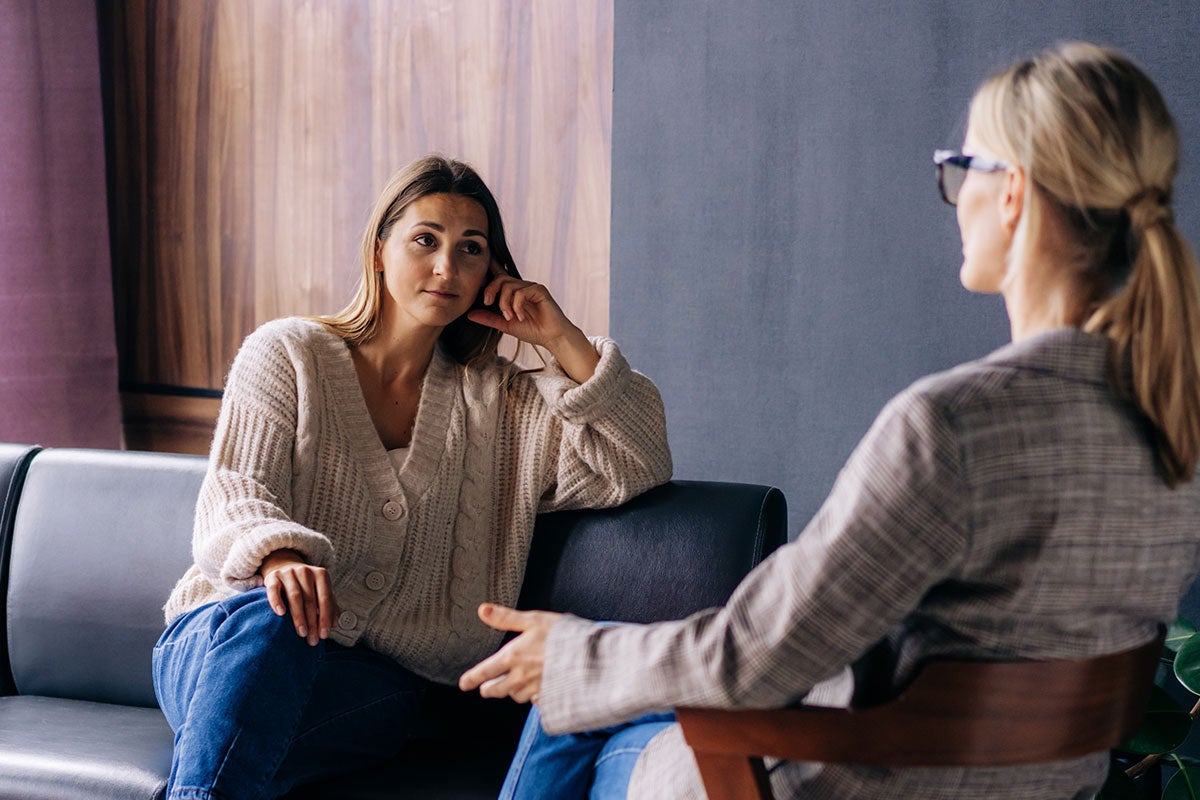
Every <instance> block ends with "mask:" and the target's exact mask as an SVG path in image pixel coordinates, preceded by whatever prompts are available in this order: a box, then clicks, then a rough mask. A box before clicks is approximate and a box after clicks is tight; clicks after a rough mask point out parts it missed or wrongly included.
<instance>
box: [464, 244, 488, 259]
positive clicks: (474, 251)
mask: <svg viewBox="0 0 1200 800" xmlns="http://www.w3.org/2000/svg"><path fill="white" fill-rule="evenodd" d="M463 252H465V253H466V254H467V255H470V256H478V255H483V246H482V245H481V244H479V242H467V243H466V244H464V245H463Z"/></svg>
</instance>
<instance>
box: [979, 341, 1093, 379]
mask: <svg viewBox="0 0 1200 800" xmlns="http://www.w3.org/2000/svg"><path fill="white" fill-rule="evenodd" d="M1108 352H1109V341H1108V338H1107V337H1106V336H1103V335H1100V334H1096V333H1086V332H1084V331H1082V330H1080V329H1079V328H1055V329H1054V330H1050V331H1045V332H1044V333H1039V334H1037V335H1035V336H1030V337H1029V338H1027V339H1022V340H1021V341H1019V342H1013V343H1011V344H1008V345H1005V346H1004V347H1001V348H1000V349H999V350H996V351H995V352H993V353H992V354H991V355H989V356H987V357H986V358H985V359H984V361H985V362H986V363H989V364H1002V365H1004V366H1009V367H1016V368H1018V369H1025V370H1032V371H1035V372H1045V373H1048V374H1051V375H1056V376H1058V377H1060V378H1065V379H1066V380H1070V381H1076V382H1079V383H1092V384H1106V383H1108V375H1109V361H1108Z"/></svg>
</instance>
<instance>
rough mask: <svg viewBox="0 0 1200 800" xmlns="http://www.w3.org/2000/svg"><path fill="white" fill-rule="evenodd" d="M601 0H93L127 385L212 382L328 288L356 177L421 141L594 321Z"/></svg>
mask: <svg viewBox="0 0 1200 800" xmlns="http://www.w3.org/2000/svg"><path fill="white" fill-rule="evenodd" d="M612 4H613V0H579V2H574V1H573V2H560V1H559V0H412V1H411V2H399V1H398V0H304V1H303V2H299V1H297V0H254V2H246V1H245V0H126V1H125V2H113V3H103V4H101V18H102V40H103V42H104V45H105V48H104V49H105V51H106V54H105V62H106V63H105V65H104V66H105V73H106V75H105V77H106V87H107V91H106V96H107V118H108V133H109V151H110V152H109V156H110V159H109V163H110V195H111V201H112V203H111V206H112V216H113V233H114V236H113V252H114V284H115V292H116V302H117V317H118V342H119V347H120V354H121V377H122V382H123V384H124V385H125V386H126V388H127V389H128V390H129V391H139V392H141V391H145V390H147V387H149V391H151V392H153V391H154V389H153V387H154V386H156V385H168V386H171V387H187V388H197V389H217V388H220V387H221V385H222V382H223V379H224V375H225V372H226V371H227V369H228V365H229V363H230V361H231V360H232V358H233V356H234V354H235V353H236V351H237V347H238V345H239V344H240V342H241V340H242V338H243V337H244V336H245V335H246V334H247V333H249V332H250V331H251V330H252V329H253V328H254V327H256V326H257V325H259V324H261V323H262V322H265V321H267V320H269V319H272V318H275V317H278V316H283V315H289V314H311V313H325V312H330V311H334V310H336V309H337V308H340V307H341V306H342V305H343V304H344V303H345V302H346V301H347V300H348V299H349V297H350V295H351V294H352V293H353V290H354V287H355V285H356V283H357V281H358V275H359V265H358V262H357V253H356V250H357V242H358V239H359V236H360V233H361V227H362V225H363V223H364V221H365V216H366V213H367V210H368V209H369V207H370V205H371V204H372V202H373V201H374V199H375V194H376V192H377V191H378V190H379V188H380V187H382V186H383V184H384V183H385V182H386V180H387V178H388V177H389V176H390V175H391V173H392V172H393V171H394V170H396V169H397V168H399V167H400V166H402V165H403V164H405V163H406V162H408V161H410V160H411V159H413V158H416V157H419V156H421V155H423V154H425V153H427V152H433V151H437V152H442V153H444V154H446V155H449V156H452V157H456V158H461V159H464V160H466V161H468V162H470V163H472V164H473V165H475V166H476V168H478V169H479V171H480V172H481V174H482V175H483V176H484V178H485V180H487V181H488V183H489V185H490V186H491V188H492V190H493V192H495V194H496V196H497V199H498V200H499V201H500V205H501V210H502V211H503V213H504V217H505V226H506V229H507V232H508V234H509V239H510V244H511V247H512V250H513V253H514V256H515V257H516V259H517V263H518V266H519V267H520V268H521V270H522V272H523V273H524V274H525V275H526V276H527V277H529V278H530V279H532V280H538V281H541V282H544V283H546V284H547V285H548V286H549V287H550V288H551V290H552V292H553V293H554V294H555V296H556V297H557V298H558V299H559V301H560V302H561V303H562V305H563V307H564V308H565V309H566V310H567V312H568V314H570V315H571V317H572V318H573V319H574V320H575V321H576V322H577V323H578V324H579V325H580V326H581V327H582V328H584V330H586V331H587V332H589V333H606V332H607V330H608V248H609V197H610V194H609V182H610V169H611V157H610V140H611V100H612V19H613V9H612ZM127 405H128V404H127ZM137 407H138V408H139V409H140V410H139V414H141V415H143V416H144V414H145V413H149V412H146V409H147V408H148V409H150V411H151V412H152V411H153V409H154V408H156V407H157V406H156V405H155V404H150V405H149V406H146V405H144V404H138V405H137ZM147 424H148V423H147Z"/></svg>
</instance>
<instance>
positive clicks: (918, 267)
mask: <svg viewBox="0 0 1200 800" xmlns="http://www.w3.org/2000/svg"><path fill="white" fill-rule="evenodd" d="M883 9H886V10H883ZM1067 38H1081V39H1089V40H1093V41H1099V42H1103V43H1108V44H1113V45H1116V46H1118V47H1121V48H1122V49H1124V50H1125V51H1126V52H1128V53H1129V54H1130V55H1132V56H1133V57H1134V58H1135V60H1137V61H1138V62H1139V63H1140V64H1141V65H1142V66H1143V67H1144V68H1145V69H1146V70H1147V71H1148V72H1149V73H1150V74H1151V76H1152V77H1153V78H1154V79H1155V80H1156V81H1157V82H1158V83H1159V85H1160V87H1161V88H1162V89H1163V91H1164V94H1165V95H1166V97H1167V101H1168V103H1169V104H1170V105H1171V107H1172V109H1173V111H1174V113H1175V115H1176V118H1177V120H1178V121H1179V123H1180V127H1181V128H1182V131H1183V137H1184V144H1185V153H1184V167H1183V175H1182V177H1181V179H1180V183H1179V184H1178V185H1177V190H1176V195H1177V217H1178V218H1179V220H1180V223H1181V228H1182V229H1183V230H1184V232H1185V234H1187V235H1188V236H1189V237H1190V238H1191V240H1192V241H1193V242H1195V241H1197V234H1198V233H1200V186H1198V185H1197V183H1198V182H1197V177H1196V176H1197V174H1198V170H1200V167H1198V166H1197V162H1200V102H1198V101H1200V97H1198V95H1200V56H1197V54H1196V49H1195V42H1196V41H1198V40H1200V4H1196V3H1195V2H1192V1H1191V0H1186V1H1180V2H1169V3H1153V4H1151V3H1137V4H1134V3H1127V2H1114V1H1113V0H1107V1H1105V2H1087V3H1084V2H1079V3H1064V4H1057V5H1048V4H1045V3H1010V4H999V3H995V2H976V1H972V2H959V3H950V2H907V3H896V4H883V3H866V2H849V3H828V2H798V3H783V2H766V0H739V2H736V3H734V2H726V3H720V2H713V1H712V0H708V1H707V2H696V3H692V2H678V3H644V2H631V1H629V0H617V3H616V19H615V67H614V70H615V74H614V91H615V97H614V104H613V216H612V273H611V275H612V294H611V297H612V301H611V307H612V311H611V318H612V331H613V334H614V335H615V336H616V337H617V339H618V340H619V341H620V342H621V344H622V347H623V348H624V349H625V350H626V352H627V353H628V354H629V356H630V360H631V361H632V362H633V363H634V364H635V366H636V367H637V368H638V369H641V370H643V371H645V372H646V373H648V374H649V375H651V377H653V378H654V380H655V381H656V382H657V383H658V385H659V386H660V387H661V388H662V390H663V394H664V397H665V399H666V403H667V408H668V420H669V425H670V434H671V443H672V447H673V449H674V452H675V458H676V465H677V467H676V474H677V476H679V477H682V478H703V479H710V480H740V481H755V482H762V483H768V484H773V485H776V486H779V487H781V488H782V489H783V490H784V492H785V493H786V494H787V497H788V503H789V506H790V514H791V526H792V533H793V535H795V533H797V532H798V531H799V530H800V528H801V527H803V525H804V523H806V522H807V520H808V519H809V518H810V517H811V516H812V514H813V513H814V512H815V511H816V509H817V507H818V506H819V505H820V502H821V500H822V499H823V498H824V496H825V495H826V493H827V492H828V491H829V489H830V487H831V486H832V484H833V480H834V478H835V476H836V474H837V470H838V469H839V468H840V466H841V465H842V463H843V462H844V461H845V459H846V457H847V456H848V455H849V453H850V451H851V450H852V449H853V447H854V445H855V444H856V443H857V442H858V440H859V439H860V438H861V437H862V435H863V434H864V433H865V432H866V429H867V427H868V426H869V425H870V422H871V420H872V419H873V418H874V416H875V415H876V413H878V411H879V409H880V408H881V407H882V406H883V404H884V403H885V402H886V401H887V399H888V398H889V397H890V396H891V395H893V394H895V393H896V392H897V391H899V390H900V389H902V388H903V387H904V386H906V385H908V384H909V383H910V382H912V381H913V380H914V379H916V378H917V377H919V376H921V375H923V374H926V373H929V372H932V371H936V370H940V369H944V368H946V367H948V366H951V365H953V364H955V363H958V362H960V361H964V360H968V359H971V358H975V357H978V356H981V355H984V354H986V353H987V352H989V351H991V350H992V349H994V348H995V347H997V346H999V345H1001V344H1003V343H1004V342H1006V341H1007V336H1008V326H1007V320H1006V318H1005V315H1004V309H1003V303H1002V301H1001V300H999V299H998V298H995V297H978V296H972V295H969V294H968V293H967V292H966V291H965V290H963V289H962V288H961V287H960V286H959V284H958V268H959V264H960V260H961V259H960V243H959V238H958V229H957V226H956V224H955V221H954V212H953V210H952V209H951V208H950V207H949V206H946V205H944V204H943V203H942V202H941V200H940V199H939V197H938V194H937V189H936V187H935V185H934V181H933V167H932V165H931V160H930V159H931V155H932V151H933V149H934V148H937V147H946V146H949V147H957V146H958V145H959V144H960V143H961V138H962V133H963V126H964V123H965V117H966V105H967V103H968V101H969V100H970V96H971V93H972V91H973V90H974V88H975V86H977V85H978V83H979V82H981V81H982V80H983V79H984V78H985V77H986V76H987V74H988V73H990V72H991V71H992V70H994V69H995V68H997V67H1000V66H1003V65H1005V64H1007V63H1008V62H1009V61H1011V60H1012V59H1014V58H1015V57H1018V56H1020V55H1024V54H1027V53H1029V52H1032V51H1035V50H1037V49H1040V48H1042V47H1044V46H1046V45H1048V44H1051V43H1053V42H1054V41H1057V40H1060V39H1067Z"/></svg>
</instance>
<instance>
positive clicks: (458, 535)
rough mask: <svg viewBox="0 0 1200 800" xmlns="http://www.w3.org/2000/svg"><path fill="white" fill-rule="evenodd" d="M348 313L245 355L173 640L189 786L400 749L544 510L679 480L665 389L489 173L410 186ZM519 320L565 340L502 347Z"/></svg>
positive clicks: (506, 581)
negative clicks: (532, 272)
mask: <svg viewBox="0 0 1200 800" xmlns="http://www.w3.org/2000/svg"><path fill="white" fill-rule="evenodd" d="M362 257H363V282H362V285H361V287H360V290H359V292H358V295H357V297H356V298H355V299H354V300H353V302H351V304H350V305H349V306H348V307H347V308H346V309H345V310H343V311H342V312H341V313H339V314H336V315H333V316H331V317H317V318H313V319H283V320H277V321H275V322H271V323H268V324H266V325H264V326H263V327H261V328H259V329H258V330H257V331H255V332H254V333H253V334H251V335H250V336H249V337H247V339H246V341H245V343H244V344H243V346H242V348H241V350H240V352H239V353H238V355H237V358H236V359H235V361H234V364H233V367H232V369H231V370H230V373H229V377H228V380H227V383H226V389H225V395H224V400H223V402H222V406H221V413H220V418H219V421H218V424H217V429H216V434H215V436H214V439H213V445H212V455H211V458H210V462H209V469H208V473H207V475H206V477H205V479H204V483H203V486H202V488H201V491H200V497H199V500H198V503H197V507H196V524H195V534H194V541H193V552H194V556H195V565H194V566H193V567H192V568H191V569H189V570H188V572H187V574H185V575H184V576H183V578H182V579H181V580H180V581H179V583H178V585H177V586H176V587H175V590H174V591H173V592H172V594H171V597H170V599H169V600H168V601H167V604H166V619H167V623H168V627H167V630H166V632H165V633H164V634H163V636H162V638H161V639H160V641H159V643H158V645H157V647H156V648H155V652H154V681H155V689H156V692H157V694H158V698H159V702H160V705H161V706H162V708H163V711H164V712H165V713H166V716H167V719H168V721H169V722H170V723H171V726H172V728H173V729H174V730H175V752H174V760H173V763H172V767H171V775H170V779H169V781H168V794H167V796H168V798H171V799H172V800H175V799H179V800H182V799H183V798H189V799H194V798H199V799H201V800H203V799H204V798H210V797H213V798H215V797H220V798H223V799H224V800H228V799H229V798H247V799H249V798H266V797H276V796H278V795H280V794H283V793H285V792H286V791H287V790H288V789H289V788H290V787H291V786H293V785H296V784H297V783H301V782H304V781H307V780H310V779H313V778H317V777H319V776H322V775H325V774H328V773H331V772H335V771H338V770H344V769H348V768H351V767H354V766H356V765H360V764H364V763H368V762H370V761H372V760H376V759H382V758H386V757H388V756H390V755H391V754H393V753H394V752H395V751H396V750H398V749H399V748H400V747H401V746H402V744H403V742H404V740H405V738H406V736H407V735H408V734H409V733H410V732H411V731H412V727H413V725H414V722H415V719H414V717H415V710H416V708H417V705H418V703H419V700H420V698H421V696H422V693H423V690H424V688H425V687H426V686H427V685H428V683H429V682H430V681H436V682H441V683H451V682H453V681H454V680H455V679H456V678H457V676H458V675H459V673H461V672H462V670H463V669H465V668H466V667H467V666H469V665H470V664H472V663H474V662H476V661H478V660H479V659H481V658H483V657H485V656H487V655H488V654H489V653H491V652H493V651H494V650H495V649H496V648H497V647H498V646H499V644H500V641H501V637H502V634H500V633H498V632H496V631H493V630H491V629H489V628H487V627H486V626H484V625H482V624H481V623H480V622H479V621H478V620H477V619H476V617H475V614H474V609H475V607H476V606H477V605H478V604H479V603H480V602H481V601H482V600H484V599H488V598H494V597H499V598H503V600H504V602H507V603H513V602H515V601H516V599H517V595H518V593H519V591H520V588H521V582H522V579H523V576H524V569H525V559H526V555H527V553H528V550H529V545H530V538H531V536H532V532H533V523H534V516H535V515H536V514H537V513H538V512H540V511H549V510H553V509H562V508H573V507H596V506H612V505H616V504H619V503H621V502H624V501H625V500H626V499H628V498H630V497H632V496H634V495H636V494H638V493H640V492H642V491H644V490H646V489H649V488H650V487H652V486H654V485H656V484H659V483H662V482H663V481H665V480H667V479H668V478H669V477H670V472H671V459H670V454H669V451H668V449H667V442H666V432H665V422H664V416H663V408H662V401H661V398H660V397H659V394H658V391H657V390H656V389H655V387H654V385H653V384H652V383H651V382H650V381H649V380H647V379H646V378H645V377H643V376H642V375H639V374H638V373H636V372H633V371H632V370H630V368H629V366H628V364H627V363H626V362H625V359H624V358H623V357H622V356H621V353H620V351H619V350H618V349H617V346H616V345H615V344H614V343H613V342H612V341H610V340H608V339H604V338H594V339H591V340H589V339H588V338H587V337H585V336H584V335H583V333H582V332H581V331H580V330H579V328H577V327H576V326H575V325H573V324H572V323H571V322H570V320H569V319H567V318H566V316H564V314H563V313H562V311H561V310H560V309H559V307H558V305H557V304H556V303H555V302H554V300H553V298H551V296H550V294H549V293H548V292H547V291H546V289H545V287H543V286H540V285H538V284H534V283H529V282H527V281H523V280H521V278H520V275H519V274H518V272H517V270H516V267H515V265H514V264H513V260H512V256H511V255H510V253H509V250H508V246H507V244H506V242H505V238H504V228H503V225H502V223H501V219H500V212H499V209H498V207H497V205H496V202H495V200H494V199H493V197H492V195H491V193H490V192H489V191H488V189H487V187H486V186H485V185H484V183H483V181H482V180H480V178H479V176H478V175H477V174H476V173H475V172H474V171H473V170H472V169H471V168H470V167H468V166H466V165H465V164H462V163H459V162H456V161H450V160H446V159H443V158H439V157H429V158H425V159H421V160H419V161H416V162H414V163H412V164H410V165H409V166H408V167H406V168H405V169H403V170H401V171H400V172H399V173H398V174H397V175H396V176H395V178H394V179H393V180H392V181H391V183H390V184H389V185H388V186H387V187H386V188H385V189H384V191H383V193H382V194H381V195H380V197H379V200H378V202H377V203H376V205H375V208H374V210H373V212H372V214H371V217H370V220H369V222H368V224H367V227H366V230H365V232H364V237H363V245H362ZM501 334H510V335H512V336H515V337H516V338H517V339H520V340H522V341H524V342H528V343H531V344H534V345H540V346H542V347H544V348H545V349H546V350H547V351H549V353H550V355H551V357H552V358H551V360H550V362H549V364H548V365H547V366H546V368H545V369H544V370H540V371H537V372H532V373H530V372H521V371H518V370H517V369H516V368H515V367H514V366H513V365H512V364H510V363H509V362H507V361H505V360H503V359H500V358H498V357H497V356H496V344H497V342H498V340H499V338H500V336H501Z"/></svg>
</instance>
